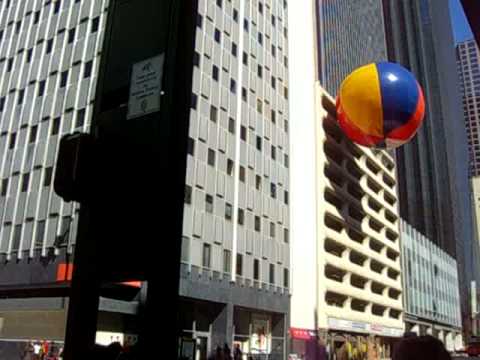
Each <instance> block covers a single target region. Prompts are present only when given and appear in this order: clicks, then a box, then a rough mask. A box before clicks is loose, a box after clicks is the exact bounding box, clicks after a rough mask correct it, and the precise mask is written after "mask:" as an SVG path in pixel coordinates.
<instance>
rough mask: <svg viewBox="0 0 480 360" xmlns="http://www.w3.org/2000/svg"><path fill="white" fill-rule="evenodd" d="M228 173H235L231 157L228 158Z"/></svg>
mask: <svg viewBox="0 0 480 360" xmlns="http://www.w3.org/2000/svg"><path fill="white" fill-rule="evenodd" d="M227 175H230V176H232V175H233V161H232V160H231V159H228V160H227Z"/></svg>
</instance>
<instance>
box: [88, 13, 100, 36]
mask: <svg viewBox="0 0 480 360" xmlns="http://www.w3.org/2000/svg"><path fill="white" fill-rule="evenodd" d="M99 26H100V17H99V16H97V17H96V18H94V19H93V20H92V28H91V30H90V32H91V33H92V34H93V33H95V32H97V31H98V28H99Z"/></svg>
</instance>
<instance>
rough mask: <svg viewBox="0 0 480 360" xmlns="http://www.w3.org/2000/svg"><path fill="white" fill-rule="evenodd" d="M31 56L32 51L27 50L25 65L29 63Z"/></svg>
mask: <svg viewBox="0 0 480 360" xmlns="http://www.w3.org/2000/svg"><path fill="white" fill-rule="evenodd" d="M32 55H33V49H28V50H27V63H30V61H32Z"/></svg>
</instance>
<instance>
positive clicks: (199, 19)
mask: <svg viewBox="0 0 480 360" xmlns="http://www.w3.org/2000/svg"><path fill="white" fill-rule="evenodd" d="M202 26H203V17H202V15H200V14H198V15H197V27H199V28H200V29H201V28H202Z"/></svg>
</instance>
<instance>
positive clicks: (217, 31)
mask: <svg viewBox="0 0 480 360" xmlns="http://www.w3.org/2000/svg"><path fill="white" fill-rule="evenodd" d="M214 39H215V41H216V42H217V43H219V44H220V41H221V33H220V30H218V29H215V34H214Z"/></svg>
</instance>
